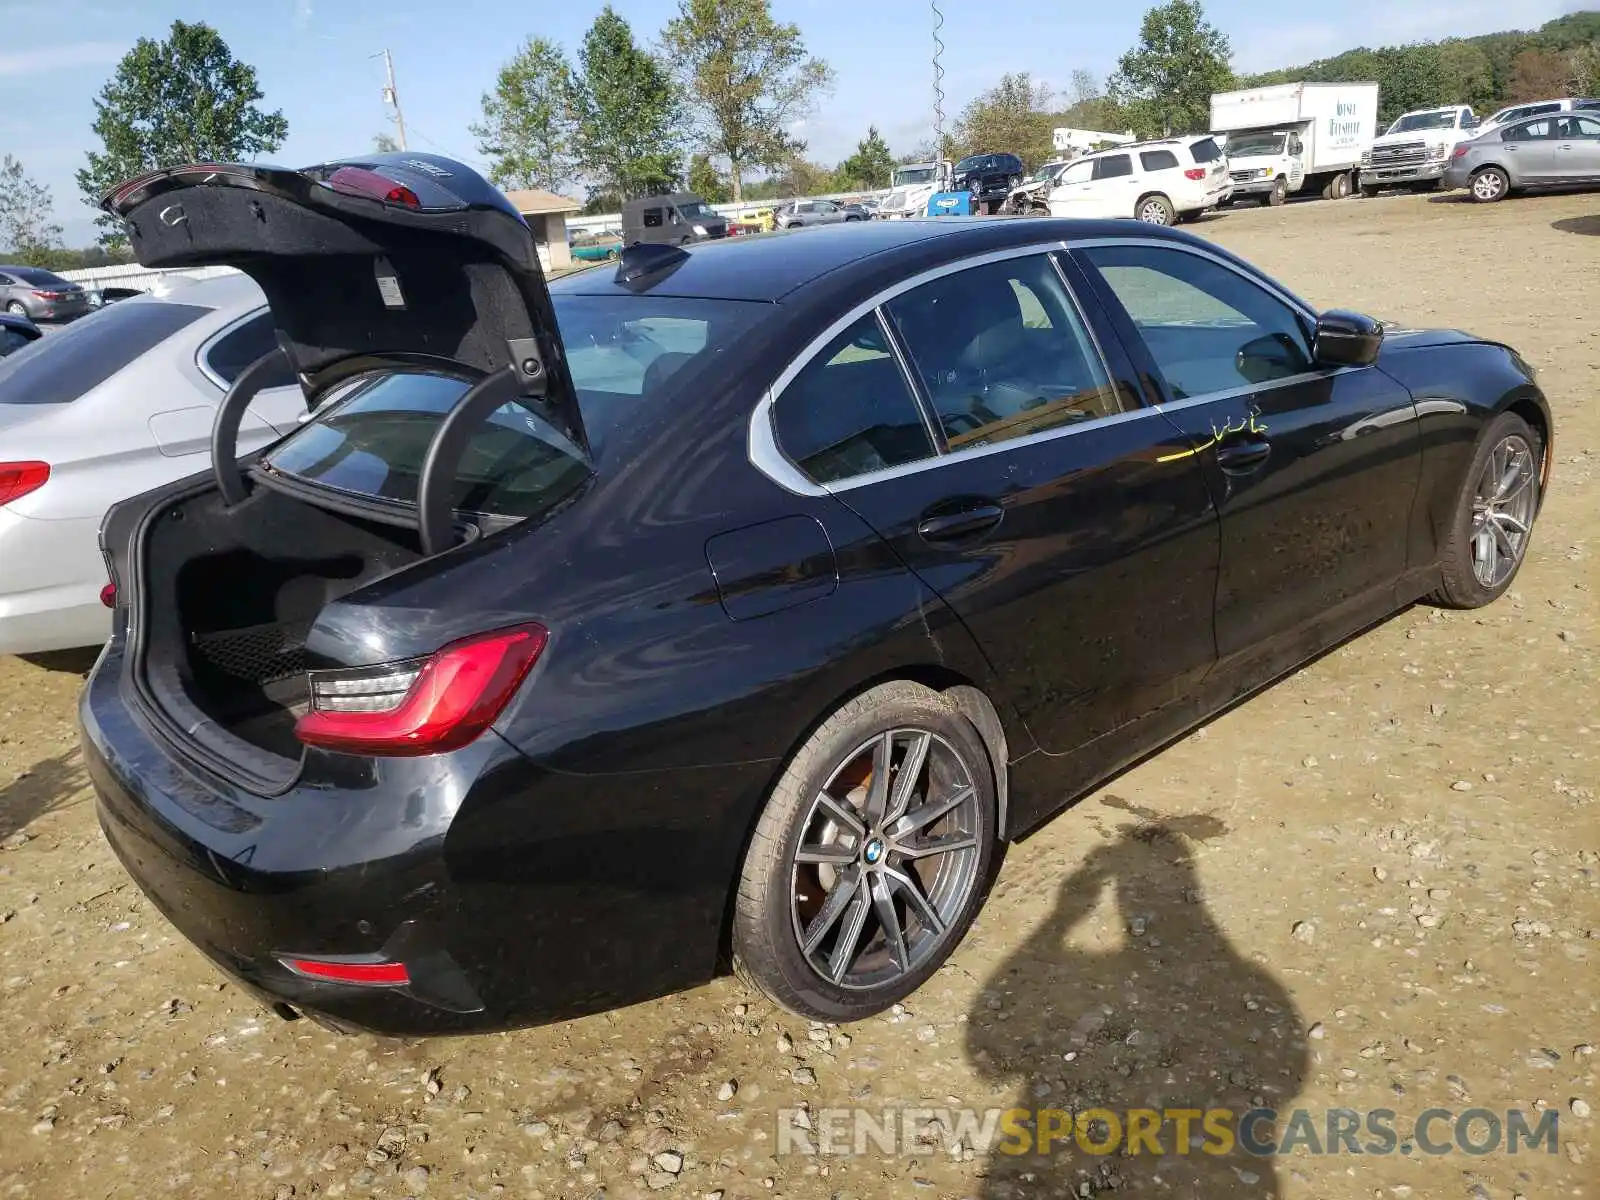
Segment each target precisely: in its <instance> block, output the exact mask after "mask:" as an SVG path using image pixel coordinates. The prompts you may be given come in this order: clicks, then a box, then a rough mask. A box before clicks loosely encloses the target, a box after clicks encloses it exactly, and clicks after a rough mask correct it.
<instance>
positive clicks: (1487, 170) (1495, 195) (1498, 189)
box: [1467, 167, 1511, 204]
mask: <svg viewBox="0 0 1600 1200" xmlns="http://www.w3.org/2000/svg"><path fill="white" fill-rule="evenodd" d="M1510 193H1511V177H1510V176H1509V175H1507V174H1506V173H1505V172H1504V171H1503V170H1501V169H1500V168H1499V167H1484V168H1483V169H1482V170H1479V171H1474V172H1473V173H1472V178H1471V179H1469V180H1468V181H1467V194H1468V195H1469V196H1471V197H1472V202H1473V203H1474V204H1493V203H1495V202H1496V201H1498V200H1504V199H1505V198H1506V197H1507V196H1508V195H1510Z"/></svg>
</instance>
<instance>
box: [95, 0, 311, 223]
mask: <svg viewBox="0 0 1600 1200" xmlns="http://www.w3.org/2000/svg"><path fill="white" fill-rule="evenodd" d="M260 99H261V89H260V88H259V87H258V86H257V85H256V69H255V68H254V67H252V66H250V65H249V64H247V63H242V62H240V61H239V60H237V59H236V58H234V57H233V52H232V51H230V50H229V49H228V44H227V43H226V42H224V41H223V40H222V37H221V35H220V34H218V33H217V31H216V30H215V29H213V28H212V27H211V26H209V25H206V24H204V23H200V22H197V23H195V24H188V23H186V22H183V21H174V22H173V23H172V29H171V31H170V32H169V34H168V37H167V40H166V41H164V42H158V41H155V40H154V39H152V38H140V39H139V40H138V41H137V42H136V43H134V47H133V49H132V50H130V51H128V53H127V54H125V55H124V56H123V58H122V61H121V62H120V63H118V64H117V70H116V73H115V74H114V75H113V76H112V77H111V79H110V80H109V81H108V82H107V83H106V85H105V87H103V88H102V89H101V90H100V95H99V96H98V97H97V98H96V99H95V102H94V107H95V114H96V115H95V122H94V127H93V128H94V132H95V135H96V136H97V137H98V138H99V139H100V142H101V145H102V147H103V149H102V150H101V151H98V152H96V151H90V152H89V156H88V158H89V165H88V166H87V167H85V168H83V169H82V170H80V171H79V172H78V175H77V178H78V187H79V188H80V189H81V191H82V192H83V197H84V199H85V200H86V201H88V203H90V204H91V205H98V204H99V202H100V198H101V197H102V196H104V195H105V194H106V193H107V192H109V191H111V190H112V189H113V188H114V187H116V185H117V184H119V183H121V182H123V181H125V180H127V179H130V178H132V177H133V176H135V175H138V174H140V173H142V172H145V171H150V170H154V169H156V168H158V167H170V166H177V165H179V164H181V163H186V162H206V161H212V162H238V161H242V160H249V159H253V158H255V157H256V156H257V155H260V154H271V153H272V152H273V151H275V150H276V149H277V148H278V147H279V146H281V145H282V144H283V139H284V138H285V137H287V136H288V134H289V122H288V121H286V120H285V119H284V116H283V112H282V110H274V111H272V112H266V111H265V110H263V109H262V108H261V107H260V106H259V105H258V104H257V103H256V102H257V101H258V100H260ZM99 224H100V227H101V229H102V230H103V232H102V234H101V236H100V241H101V242H102V244H105V245H111V246H121V245H125V244H126V239H125V237H124V236H123V233H122V227H121V225H120V224H119V223H118V222H117V221H116V219H115V218H113V217H111V216H102V217H100V218H99Z"/></svg>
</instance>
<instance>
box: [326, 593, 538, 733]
mask: <svg viewBox="0 0 1600 1200" xmlns="http://www.w3.org/2000/svg"><path fill="white" fill-rule="evenodd" d="M549 636H550V635H549V634H548V633H547V632H546V630H545V629H544V627H543V626H541V625H534V624H528V625H518V626H515V627H514V628H511V629H499V630H496V631H495V632H493V633H486V634H480V635H479V636H477V637H472V638H465V639H463V640H462V641H459V642H452V643H451V644H450V645H448V646H446V647H444V649H442V650H440V651H439V652H438V653H437V654H434V655H433V656H432V657H430V658H425V659H413V660H411V661H408V662H399V663H387V664H385V665H383V666H381V667H366V668H361V669H356V670H348V671H313V672H312V673H311V676H310V680H311V708H310V711H309V712H307V713H306V714H305V716H303V717H301V718H300V720H299V721H297V722H296V723H295V727H294V732H295V736H296V737H297V738H299V739H300V740H301V741H302V742H304V743H305V744H306V745H308V746H317V747H320V748H321V749H324V750H338V751H341V752H343V753H346V754H372V755H379V756H395V755H418V754H440V753H443V752H444V751H447V750H459V749H460V748H461V747H462V746H465V745H466V744H467V743H468V742H470V741H472V740H473V739H474V738H476V737H477V736H478V735H479V734H481V733H482V732H483V731H484V730H485V729H487V728H489V726H490V725H491V724H492V723H493V722H494V719H495V718H496V717H498V716H499V715H500V712H501V710H502V709H504V708H505V706H506V702H507V701H509V700H510V699H511V697H512V696H513V695H514V694H515V693H516V690H517V688H518V687H519V686H520V685H521V683H522V681H523V679H524V678H525V677H526V676H527V674H528V672H529V671H530V670H531V669H532V668H533V664H534V663H536V662H538V661H539V655H540V653H541V652H542V651H543V650H544V647H545V643H546V642H547V641H548V640H549Z"/></svg>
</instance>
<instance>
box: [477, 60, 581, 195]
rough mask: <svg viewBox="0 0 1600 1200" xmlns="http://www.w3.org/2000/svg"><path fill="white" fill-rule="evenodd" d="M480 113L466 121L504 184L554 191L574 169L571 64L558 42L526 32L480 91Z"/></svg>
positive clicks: (492, 176) (496, 179) (492, 172)
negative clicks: (491, 81) (518, 46)
mask: <svg viewBox="0 0 1600 1200" xmlns="http://www.w3.org/2000/svg"><path fill="white" fill-rule="evenodd" d="M482 104H483V119H482V120H481V121H479V122H478V123H477V124H475V125H473V126H471V132H472V136H473V137H475V138H477V139H478V150H479V151H480V152H481V153H483V154H484V155H486V156H487V157H488V159H489V178H490V179H491V180H493V181H494V182H495V183H496V184H498V185H499V186H501V187H503V188H544V189H545V190H546V191H551V192H559V191H560V190H561V189H562V187H564V186H565V185H566V183H567V182H568V181H569V180H570V179H571V178H572V177H573V175H574V173H575V172H576V170H577V158H576V156H575V155H574V152H573V136H574V133H575V130H576V121H575V119H574V117H573V112H572V68H571V67H570V66H569V65H568V64H567V56H566V55H565V54H563V53H562V52H561V47H560V46H557V45H556V44H555V43H554V42H552V41H548V40H547V39H545V38H538V37H530V38H529V39H528V40H527V41H526V42H524V43H523V46H522V49H520V50H519V51H517V53H516V54H515V55H514V56H513V57H512V58H511V59H510V61H508V62H507V63H505V65H504V66H502V67H501V68H500V73H499V74H498V75H497V76H496V77H495V83H494V91H492V92H485V93H484V94H483V100H482Z"/></svg>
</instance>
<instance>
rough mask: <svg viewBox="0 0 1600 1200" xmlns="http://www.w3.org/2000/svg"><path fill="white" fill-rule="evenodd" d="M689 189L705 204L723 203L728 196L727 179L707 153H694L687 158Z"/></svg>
mask: <svg viewBox="0 0 1600 1200" xmlns="http://www.w3.org/2000/svg"><path fill="white" fill-rule="evenodd" d="M689 190H690V191H691V192H693V193H694V194H695V195H696V196H699V197H700V199H702V200H704V201H705V202H706V203H707V204H723V203H725V202H726V201H727V199H728V196H729V191H728V180H727V177H726V176H724V175H723V173H722V172H721V171H719V170H717V164H716V163H714V162H712V161H711V156H710V155H709V154H695V155H692V156H691V157H690V159H689Z"/></svg>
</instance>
